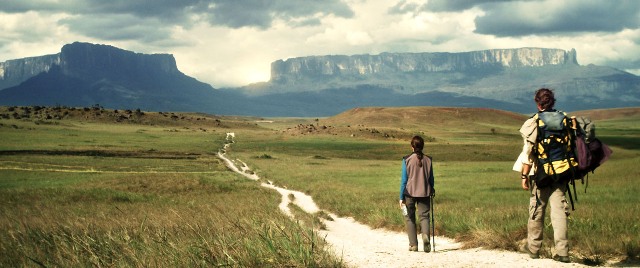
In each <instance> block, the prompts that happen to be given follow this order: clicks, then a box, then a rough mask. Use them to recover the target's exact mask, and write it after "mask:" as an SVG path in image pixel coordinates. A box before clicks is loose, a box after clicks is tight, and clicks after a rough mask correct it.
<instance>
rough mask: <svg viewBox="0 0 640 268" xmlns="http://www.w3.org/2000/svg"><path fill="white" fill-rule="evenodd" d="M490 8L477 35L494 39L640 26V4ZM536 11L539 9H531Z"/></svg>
mask: <svg viewBox="0 0 640 268" xmlns="http://www.w3.org/2000/svg"><path fill="white" fill-rule="evenodd" d="M549 3H550V4H549V5H540V4H538V5H523V4H522V3H505V4H497V5H491V7H490V8H486V7H485V8H486V10H485V11H486V13H485V15H484V16H482V17H478V18H476V20H475V23H476V31H475V32H476V33H480V34H490V35H495V36H524V35H533V34H542V35H544V34H562V33H573V32H618V31H621V30H623V29H637V28H638V27H639V25H640V1H635V0H628V1H597V2H596V1H577V0H576V1H566V2H561V3H563V4H559V5H557V6H555V5H554V4H553V3H554V2H552V1H551V2H549ZM532 8H537V9H532Z"/></svg>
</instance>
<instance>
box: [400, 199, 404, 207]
mask: <svg viewBox="0 0 640 268" xmlns="http://www.w3.org/2000/svg"><path fill="white" fill-rule="evenodd" d="M402 205H404V200H400V208H402Z"/></svg>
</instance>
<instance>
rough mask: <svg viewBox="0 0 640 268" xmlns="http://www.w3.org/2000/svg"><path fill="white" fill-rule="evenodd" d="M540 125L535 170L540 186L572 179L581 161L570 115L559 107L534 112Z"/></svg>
mask: <svg viewBox="0 0 640 268" xmlns="http://www.w3.org/2000/svg"><path fill="white" fill-rule="evenodd" d="M534 118H535V119H536V122H537V126H538V130H537V131H538V135H537V141H536V144H535V146H534V152H535V154H536V158H537V161H536V174H535V176H534V181H535V183H536V185H537V186H538V187H547V186H549V185H551V184H553V183H555V182H567V183H569V182H570V181H571V182H573V179H574V178H575V177H576V175H577V173H576V167H577V166H578V163H577V162H576V159H575V153H574V149H575V146H574V132H573V131H572V129H571V128H570V126H569V122H570V119H569V118H567V116H566V114H565V113H563V112H559V111H542V112H538V113H537V114H536V115H534Z"/></svg>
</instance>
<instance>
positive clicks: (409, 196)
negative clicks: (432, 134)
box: [400, 136, 435, 252]
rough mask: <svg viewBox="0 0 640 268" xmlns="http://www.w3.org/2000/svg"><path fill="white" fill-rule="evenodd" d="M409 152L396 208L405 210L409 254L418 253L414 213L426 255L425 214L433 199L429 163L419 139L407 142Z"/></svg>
mask: <svg viewBox="0 0 640 268" xmlns="http://www.w3.org/2000/svg"><path fill="white" fill-rule="evenodd" d="M411 148H412V150H413V151H412V153H411V154H409V155H407V156H405V157H403V159H402V176H401V179H402V180H401V183H400V207H401V208H404V207H405V206H406V213H405V215H404V218H405V223H406V224H405V227H406V230H407V235H408V237H409V250H410V251H418V235H417V233H416V231H417V230H416V212H417V214H418V218H419V219H420V232H421V233H422V244H423V247H424V249H423V250H424V252H430V251H431V244H430V243H429V239H430V236H429V212H430V205H431V203H430V202H431V199H432V197H433V196H434V195H435V190H434V188H433V166H432V159H431V157H429V156H427V155H425V154H424V153H423V152H422V150H423V149H424V139H422V137H420V136H415V137H413V138H412V139H411ZM416 210H417V211H416Z"/></svg>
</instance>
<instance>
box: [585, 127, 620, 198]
mask: <svg viewBox="0 0 640 268" xmlns="http://www.w3.org/2000/svg"><path fill="white" fill-rule="evenodd" d="M576 122H577V129H576V158H577V161H578V177H579V178H583V177H584V176H585V175H587V174H588V173H589V172H591V173H593V172H594V171H595V169H596V168H598V167H599V166H600V165H602V164H603V163H604V162H605V161H607V160H608V159H609V156H611V154H612V153H613V151H612V150H611V149H609V146H607V145H606V144H604V143H602V142H601V141H600V140H599V139H598V138H596V134H595V124H594V123H593V122H592V121H591V119H589V118H588V117H577V118H576ZM587 183H588V181H587ZM586 190H587V189H586V186H585V191H586Z"/></svg>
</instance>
